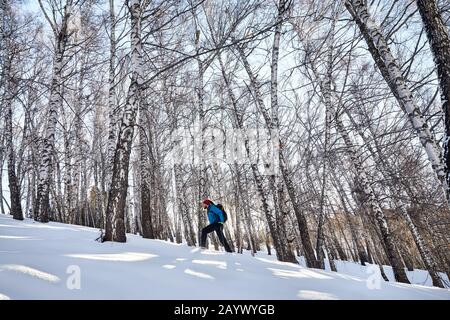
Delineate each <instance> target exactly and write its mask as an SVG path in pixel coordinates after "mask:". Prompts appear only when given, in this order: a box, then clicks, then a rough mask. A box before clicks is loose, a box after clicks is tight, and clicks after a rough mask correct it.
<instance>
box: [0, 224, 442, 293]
mask: <svg viewBox="0 0 450 320" xmlns="http://www.w3.org/2000/svg"><path fill="white" fill-rule="evenodd" d="M98 235H99V232H98V230H97V229H92V228H87V227H81V226H73V225H65V224H60V223H48V224H41V223H36V222H34V221H32V220H25V221H15V220H13V219H12V218H11V217H10V216H4V215H0V299H189V300H192V299H208V300H209V299H214V300H215V299H265V300H268V299H445V300H450V290H448V289H439V288H432V287H427V286H422V285H405V284H399V283H392V282H383V281H381V283H380V288H379V289H376V288H372V289H371V287H373V286H371V285H370V283H372V282H370V281H369V286H368V281H366V280H367V279H368V278H370V276H371V274H369V273H367V270H368V269H367V268H366V267H362V266H359V265H357V264H355V263H349V262H340V261H338V262H337V263H338V270H340V271H342V272H339V273H336V272H330V271H322V270H316V269H308V268H305V267H303V266H301V265H294V264H289V263H281V262H278V261H276V260H275V259H274V257H271V256H267V255H265V254H259V255H258V256H256V257H252V256H251V255H249V254H244V255H239V254H227V253H225V252H215V251H208V250H205V251H200V250H198V249H196V248H190V247H187V246H185V245H179V244H173V243H170V242H165V241H159V240H147V239H142V238H141V237H139V236H135V235H127V238H128V242H127V243H123V244H122V243H103V244H102V243H98V242H96V241H94V239H95V238H97V237H98ZM78 268H79V269H78ZM373 269H374V270H376V268H373ZM74 270H75V271H77V270H79V271H80V289H69V287H68V286H67V283H69V284H71V283H72V284H73V283H74V282H73V281H72V280H73V279H74V278H73V276H74ZM387 273H388V274H389V271H388V272H387ZM75 274H76V272H75ZM423 274H424V275H425V276H423ZM426 275H427V274H426V272H419V273H417V274H416V273H414V278H412V279H411V280H414V281H416V282H418V283H426ZM389 276H390V277H392V275H389ZM410 276H411V274H410Z"/></svg>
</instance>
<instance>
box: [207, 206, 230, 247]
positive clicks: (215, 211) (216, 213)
mask: <svg viewBox="0 0 450 320" xmlns="http://www.w3.org/2000/svg"><path fill="white" fill-rule="evenodd" d="M202 206H203V209H206V210H207V213H208V220H209V223H210V224H209V225H208V226H206V227H204V228H203V229H202V237H201V243H200V246H201V247H202V248H206V237H207V235H208V233H211V232H213V231H216V233H217V236H218V237H219V240H220V243H222V245H223V246H224V247H225V251H226V252H233V251H232V250H231V248H230V246H229V245H228V242H227V240H226V239H225V236H224V235H223V223H224V221H225V219H224V218H223V212H222V210H220V209H219V208H218V207H217V206H216V205H215V204H214V203H213V202H212V201H211V200H209V199H205V200H203V202H202Z"/></svg>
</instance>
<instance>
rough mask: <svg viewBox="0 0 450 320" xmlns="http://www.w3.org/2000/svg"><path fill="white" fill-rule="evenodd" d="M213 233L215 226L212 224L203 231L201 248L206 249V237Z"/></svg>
mask: <svg viewBox="0 0 450 320" xmlns="http://www.w3.org/2000/svg"><path fill="white" fill-rule="evenodd" d="M213 231H214V224H210V225H208V226H206V227H204V228H203V229H202V237H201V242H200V246H201V247H203V248H205V247H206V236H207V235H208V233H210V232H213Z"/></svg>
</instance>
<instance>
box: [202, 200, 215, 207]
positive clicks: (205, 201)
mask: <svg viewBox="0 0 450 320" xmlns="http://www.w3.org/2000/svg"><path fill="white" fill-rule="evenodd" d="M203 203H204V204H206V205H207V206H209V205H210V204H211V203H213V202H212V201H211V200H209V199H205V200H203Z"/></svg>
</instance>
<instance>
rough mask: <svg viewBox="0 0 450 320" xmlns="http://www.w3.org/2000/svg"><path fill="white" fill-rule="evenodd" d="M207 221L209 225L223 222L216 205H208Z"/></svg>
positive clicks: (220, 212) (221, 214)
mask: <svg viewBox="0 0 450 320" xmlns="http://www.w3.org/2000/svg"><path fill="white" fill-rule="evenodd" d="M208 220H209V223H210V224H213V223H216V222H224V220H225V219H224V218H223V213H222V210H220V209H219V208H218V207H217V206H216V205H214V204H210V205H209V206H208Z"/></svg>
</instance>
